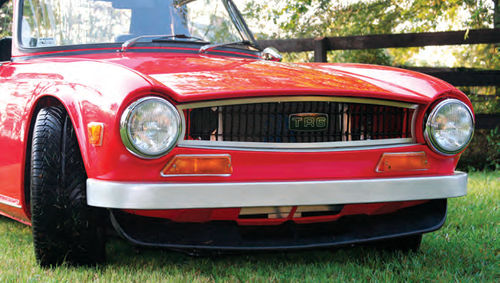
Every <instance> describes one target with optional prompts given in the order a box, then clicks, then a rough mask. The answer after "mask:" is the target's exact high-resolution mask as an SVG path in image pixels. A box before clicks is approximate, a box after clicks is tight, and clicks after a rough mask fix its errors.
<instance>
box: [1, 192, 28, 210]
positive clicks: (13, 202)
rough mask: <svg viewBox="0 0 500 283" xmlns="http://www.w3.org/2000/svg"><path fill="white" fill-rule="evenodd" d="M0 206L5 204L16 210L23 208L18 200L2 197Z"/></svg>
mask: <svg viewBox="0 0 500 283" xmlns="http://www.w3.org/2000/svg"><path fill="white" fill-rule="evenodd" d="M0 204H5V205H8V206H11V207H15V208H23V207H22V205H21V204H20V203H19V200H18V199H15V198H11V197H8V196H4V195H0Z"/></svg>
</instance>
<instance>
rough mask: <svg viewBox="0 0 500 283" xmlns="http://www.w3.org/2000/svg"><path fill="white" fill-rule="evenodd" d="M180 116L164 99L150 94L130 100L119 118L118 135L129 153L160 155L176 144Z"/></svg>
mask: <svg viewBox="0 0 500 283" xmlns="http://www.w3.org/2000/svg"><path fill="white" fill-rule="evenodd" d="M181 133H182V119H181V116H180V114H179V112H178V111H177V108H175V106H173V105H172V104H171V103H170V102H168V101H167V100H165V99H163V98H160V97H155V96H150V97H144V98H141V99H139V100H137V101H135V102H133V103H132V104H130V105H129V106H128V107H127V108H126V109H125V111H124V112H123V114H122V116H121V119H120V136H121V139H122V142H123V144H124V145H125V147H126V148H127V150H128V151H129V152H131V153H132V154H133V155H135V156H137V157H140V158H144V159H155V158H160V157H162V156H164V155H165V154H167V153H168V152H169V151H170V150H172V148H174V146H175V145H176V144H177V141H178V140H179V137H180V135H181Z"/></svg>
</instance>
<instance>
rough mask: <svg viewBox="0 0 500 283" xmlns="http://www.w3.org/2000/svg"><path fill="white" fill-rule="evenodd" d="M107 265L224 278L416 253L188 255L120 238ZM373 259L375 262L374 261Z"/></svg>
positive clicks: (341, 250) (380, 262)
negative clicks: (232, 273) (239, 273)
mask: <svg viewBox="0 0 500 283" xmlns="http://www.w3.org/2000/svg"><path fill="white" fill-rule="evenodd" d="M107 250H108V267H112V268H114V267H124V266H126V269H127V270H130V271H132V272H133V271H134V270H136V271H137V272H139V271H141V270H144V268H145V267H147V268H148V270H150V271H162V270H168V269H170V267H175V268H177V269H179V270H182V271H185V272H191V271H196V272H197V273H200V274H203V275H205V276H216V277H220V276H222V277H224V276H226V275H227V272H228V271H227V267H230V269H231V270H233V271H235V270H236V271H246V272H260V273H262V272H264V273H269V274H279V273H282V272H288V270H289V269H290V268H294V267H297V266H299V267H300V266H318V265H319V266H322V265H324V266H326V265H330V264H336V265H341V266H342V265H354V266H360V267H373V266H375V265H376V266H378V267H379V268H380V267H381V266H384V265H385V264H386V263H393V262H394V261H398V262H399V261H400V260H401V258H402V257H406V256H415V255H417V253H409V254H408V255H404V254H402V253H399V252H397V253H390V252H387V251H381V250H377V249H376V248H374V247H371V246H366V245H365V246H355V247H352V246H347V247H336V248H321V249H309V250H295V251H275V252H273V251H270V252H241V253H232V254H227V253H226V254H206V255H203V256H190V255H187V254H185V253H181V252H177V251H171V250H168V249H163V248H144V247H137V246H132V245H130V244H129V243H128V242H126V241H125V240H122V239H112V240H111V241H109V243H108V249H107ZM374 259H376V260H375V263H374Z"/></svg>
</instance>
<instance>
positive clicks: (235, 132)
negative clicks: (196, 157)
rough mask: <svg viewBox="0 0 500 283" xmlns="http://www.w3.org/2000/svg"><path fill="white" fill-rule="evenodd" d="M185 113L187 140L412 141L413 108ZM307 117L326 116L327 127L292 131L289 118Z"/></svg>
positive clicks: (302, 106) (260, 106)
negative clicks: (402, 139) (297, 115)
mask: <svg viewBox="0 0 500 283" xmlns="http://www.w3.org/2000/svg"><path fill="white" fill-rule="evenodd" d="M184 111H185V112H184V114H185V117H186V120H187V121H186V122H187V123H186V124H187V125H188V127H187V130H186V136H185V139H186V140H212V141H242V142H243V141H244V142H274V143H298V142H301V143H312V142H334V141H356V140H376V139H392V138H410V137H411V117H412V114H413V111H414V110H412V109H407V108H399V107H391V106H380V105H371V104H357V103H339V102H315V101H312V102H272V103H255V104H241V105H229V106H217V107H206V108H195V109H187V110H184ZM304 113H306V114H305V115H306V116H308V115H310V116H314V114H327V119H328V122H327V126H326V127H323V128H322V129H318V128H316V129H315V130H310V129H307V128H306V129H301V130H297V129H294V127H293V126H292V127H290V115H292V116H296V114H304ZM321 116H323V117H325V116H326V115H321ZM292 119H293V118H292ZM293 121H294V122H295V120H293Z"/></svg>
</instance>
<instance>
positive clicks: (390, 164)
mask: <svg viewBox="0 0 500 283" xmlns="http://www.w3.org/2000/svg"><path fill="white" fill-rule="evenodd" d="M428 168H429V165H428V163H427V156H426V155H425V152H423V151H421V152H397V153H384V154H383V155H382V157H381V158H380V161H379V162H378V165H377V169H376V171H377V172H398V171H418V170H427V169H428Z"/></svg>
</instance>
